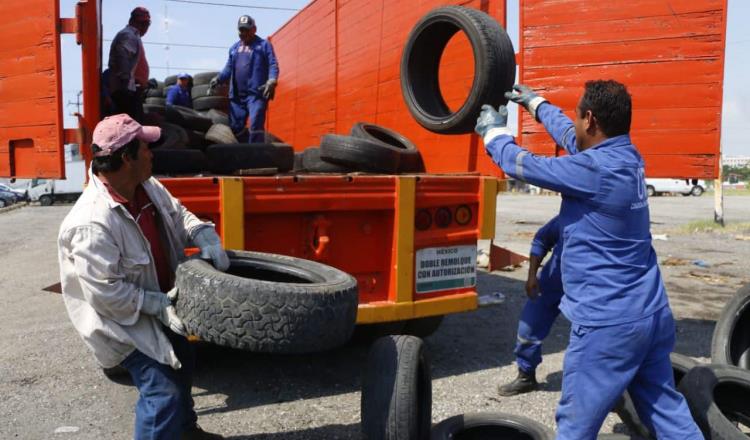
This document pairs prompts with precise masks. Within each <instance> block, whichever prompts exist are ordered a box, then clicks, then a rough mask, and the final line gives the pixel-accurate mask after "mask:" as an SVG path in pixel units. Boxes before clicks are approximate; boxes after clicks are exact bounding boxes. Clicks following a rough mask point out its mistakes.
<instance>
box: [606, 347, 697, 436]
mask: <svg viewBox="0 0 750 440" xmlns="http://www.w3.org/2000/svg"><path fill="white" fill-rule="evenodd" d="M669 360H670V361H671V362H672V373H673V374H674V383H675V387H679V385H680V383H681V382H682V379H683V378H684V377H685V375H686V374H687V373H688V371H690V370H691V369H693V368H694V367H696V366H698V362H696V361H695V360H693V359H692V358H690V357H688V356H685V355H682V354H679V353H670V354H669ZM612 411H613V412H614V413H616V414H617V415H618V416H619V417H620V420H622V422H623V423H624V424H625V426H627V427H628V430H630V432H631V433H633V434H634V435H636V436H638V438H643V439H646V440H655V439H656V434H654V433H652V432H651V431H650V430H649V429H648V428H647V427H646V424H644V423H643V422H642V421H641V418H640V417H639V416H638V412H636V410H635V404H634V403H633V399H632V398H631V397H630V393H628V392H627V391H625V393H624V394H623V395H622V399H620V400H619V401H618V402H617V404H616V405H615V408H614V409H613V410H612Z"/></svg>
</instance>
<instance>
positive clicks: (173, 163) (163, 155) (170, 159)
mask: <svg viewBox="0 0 750 440" xmlns="http://www.w3.org/2000/svg"><path fill="white" fill-rule="evenodd" d="M152 152H153V154H154V159H153V173H154V174H168V175H175V174H198V173H200V172H202V171H204V170H205V169H206V156H205V155H204V154H203V152H201V151H200V150H192V149H177V150H173V149H168V148H157V149H155V150H153V151H152Z"/></svg>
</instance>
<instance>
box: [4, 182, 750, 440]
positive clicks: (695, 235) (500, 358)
mask: <svg viewBox="0 0 750 440" xmlns="http://www.w3.org/2000/svg"><path fill="white" fill-rule="evenodd" d="M558 205H559V197H556V196H526V195H503V196H501V197H500V199H499V203H498V211H499V215H498V224H497V239H496V243H499V244H501V245H505V246H508V247H511V248H513V249H517V250H519V251H521V252H524V253H525V252H527V249H528V244H529V241H530V239H531V236H532V235H533V232H534V231H535V230H536V229H537V228H538V227H539V226H540V225H542V224H543V223H544V222H545V221H546V220H548V219H549V218H551V217H552V216H553V215H554V214H555V212H556V210H557V207H558ZM712 207H713V199H712V197H711V196H710V195H704V196H703V197H700V198H694V197H687V198H683V197H656V198H653V199H652V200H651V211H652V220H653V228H652V232H653V233H654V234H666V241H664V240H657V241H655V242H654V246H655V247H656V250H657V253H658V255H659V261H660V263H661V265H662V271H663V273H664V277H665V282H666V284H667V287H668V290H669V295H670V301H671V303H672V306H673V308H674V311H675V315H676V317H677V327H678V343H677V348H676V351H678V352H680V353H684V354H687V355H690V356H692V357H695V358H697V359H699V360H704V361H705V360H707V358H708V356H709V353H710V340H711V333H712V331H713V327H714V320H715V319H716V317H717V316H718V313H719V312H720V310H721V307H722V305H723V304H724V302H725V301H726V300H727V298H729V297H730V296H731V294H732V293H733V292H735V291H736V290H737V288H738V287H739V286H740V285H742V284H743V283H748V282H750V270H748V267H750V241H748V240H747V238H748V236H750V230H749V229H750V226H748V224H750V196H736V197H727V198H726V220H727V223H728V226H727V228H726V229H724V230H722V231H715V232H701V231H698V232H695V231H692V230H690V229H689V228H687V227H686V226H685V225H688V224H691V222H694V221H699V220H710V219H712V218H713V211H712ZM69 209H70V205H68V206H52V207H46V208H43V207H39V206H27V207H24V208H21V209H17V210H14V211H11V212H3V213H0V249H2V252H0V295H1V296H0V298H2V300H1V301H2V302H1V304H2V307H0V331H1V332H2V335H3V338H2V339H0V396H2V398H0V438H2V439H9V438H19V439H127V438H130V435H131V434H130V433H131V430H132V424H133V405H134V403H135V400H136V392H135V390H134V389H133V388H131V387H127V386H122V385H117V384H115V383H112V382H110V381H108V380H107V379H106V378H104V376H103V375H102V374H101V373H100V371H99V369H98V367H97V366H96V365H95V363H94V362H93V359H92V357H91V356H90V355H89V354H88V352H87V351H86V349H85V348H84V345H83V343H82V342H81V341H80V340H79V338H78V336H77V334H76V333H75V332H74V330H73V327H72V326H71V324H70V322H69V320H68V317H67V315H66V313H65V309H64V306H63V303H62V299H61V297H60V296H58V295H55V294H52V293H48V292H43V291H41V288H42V287H44V286H48V285H50V284H53V283H55V282H57V281H58V267H57V260H56V248H55V238H56V234H57V228H58V226H59V224H60V222H61V220H62V218H63V217H64V216H65V214H66V213H67V211H68V210H69ZM742 223H744V225H742ZM696 260H700V262H699V264H700V265H696V264H695V263H694V262H695V261H696ZM701 266H707V267H701ZM525 275H526V268H525V267H521V268H518V269H516V270H514V271H507V272H505V271H497V272H493V273H482V274H481V275H480V278H479V290H480V293H494V292H500V293H502V294H503V295H505V297H506V302H505V303H504V304H502V305H500V306H496V307H492V308H486V309H481V310H479V311H476V312H471V313H464V314H459V315H452V316H449V317H447V318H446V319H445V321H444V322H443V325H442V327H441V328H440V329H439V330H438V332H437V333H435V334H434V335H433V336H431V337H429V338H427V343H428V344H429V348H430V354H431V357H432V372H433V400H434V403H433V420H434V421H435V422H437V421H440V420H442V419H444V418H446V417H449V416H451V415H455V414H459V413H463V412H469V411H506V412H510V413H515V414H522V415H526V416H529V417H531V418H533V419H536V420H539V421H541V422H542V423H545V424H547V425H548V426H550V427H554V411H555V406H556V404H557V400H558V399H559V394H560V378H561V372H560V370H561V365H562V358H563V352H564V349H565V345H566V343H567V333H568V330H569V327H568V324H567V323H566V322H565V321H564V319H562V318H560V319H559V320H558V322H557V324H556V325H555V327H554V328H553V331H552V333H551V335H550V336H549V338H548V340H547V341H545V345H544V351H545V360H544V363H543V364H542V365H541V366H540V368H539V371H538V378H539V379H540V381H541V382H542V389H541V390H540V391H539V392H536V393H533V394H531V395H525V396H519V397H514V398H500V397H499V396H498V395H497V394H496V392H495V387H496V385H497V384H499V383H501V382H504V381H507V380H509V379H510V378H512V377H513V376H514V375H515V366H514V365H513V356H512V349H513V342H514V339H515V332H516V324H517V319H518V318H517V317H518V313H519V310H520V308H521V307H522V305H523V301H524V295H523V293H522V292H523V280H524V279H525ZM366 355H367V347H366V346H364V345H354V344H353V345H349V346H347V347H344V348H341V349H339V350H336V351H334V352H331V353H323V354H318V355H312V356H267V355H257V354H252V353H242V352H234V351H231V350H224V349H220V348H217V347H199V367H198V373H197V375H196V379H195V387H194V389H193V392H194V397H195V407H196V409H197V411H198V414H199V418H200V423H201V424H202V425H203V426H204V427H205V428H206V429H207V430H210V431H217V432H221V433H222V434H224V435H226V436H227V437H229V438H232V439H335V438H340V439H358V438H361V437H360V432H359V400H360V393H359V388H360V384H361V379H360V378H361V374H362V372H363V370H364V369H365V368H366V365H365V359H366ZM622 430H623V425H622V424H621V423H620V421H619V419H618V418H617V417H616V416H614V415H611V416H610V417H609V418H608V419H607V421H606V424H605V426H604V427H603V430H602V431H603V432H612V431H616V432H621V431H622Z"/></svg>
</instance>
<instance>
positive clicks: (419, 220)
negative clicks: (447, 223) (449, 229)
mask: <svg viewBox="0 0 750 440" xmlns="http://www.w3.org/2000/svg"><path fill="white" fill-rule="evenodd" d="M430 226H432V215H431V214H430V211H428V210H426V209H420V210H419V211H417V215H416V216H415V218H414V227H415V228H417V230H418V231H425V230H427V229H430Z"/></svg>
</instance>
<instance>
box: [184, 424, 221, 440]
mask: <svg viewBox="0 0 750 440" xmlns="http://www.w3.org/2000/svg"><path fill="white" fill-rule="evenodd" d="M182 440H224V437H223V436H221V435H219V434H212V433H210V432H206V431H204V430H203V428H201V427H200V426H199V425H198V424H197V423H196V424H195V426H193V427H192V428H190V429H188V430H187V431H184V432H183V433H182Z"/></svg>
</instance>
